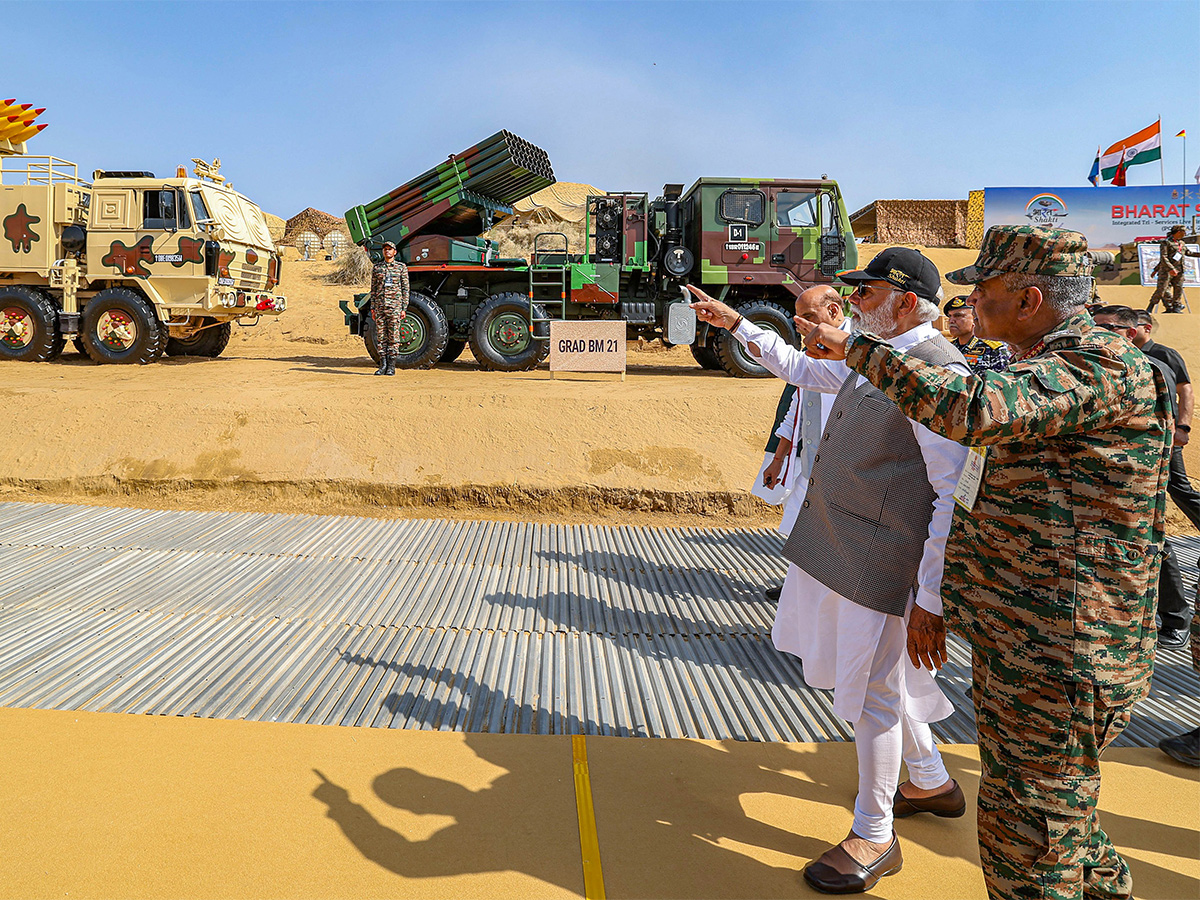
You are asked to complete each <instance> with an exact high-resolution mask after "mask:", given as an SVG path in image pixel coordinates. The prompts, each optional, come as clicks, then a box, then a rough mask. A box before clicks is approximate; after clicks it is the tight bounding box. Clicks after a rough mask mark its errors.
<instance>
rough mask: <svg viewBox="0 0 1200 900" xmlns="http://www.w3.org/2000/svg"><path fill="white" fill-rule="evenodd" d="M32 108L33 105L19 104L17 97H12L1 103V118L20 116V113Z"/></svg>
mask: <svg viewBox="0 0 1200 900" xmlns="http://www.w3.org/2000/svg"><path fill="white" fill-rule="evenodd" d="M32 108H33V104H32V103H18V102H17V98H16V97H10V98H9V99H8V100H5V101H3V102H2V103H0V116H3V117H4V118H8V117H9V116H15V115H19V114H20V113H23V112H25V111H26V110H29V109H32Z"/></svg>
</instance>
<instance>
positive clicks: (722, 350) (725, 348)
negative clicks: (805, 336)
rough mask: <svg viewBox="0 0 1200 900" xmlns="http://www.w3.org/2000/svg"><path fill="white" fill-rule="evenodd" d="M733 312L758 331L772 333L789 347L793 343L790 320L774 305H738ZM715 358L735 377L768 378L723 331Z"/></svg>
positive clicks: (751, 357)
mask: <svg viewBox="0 0 1200 900" xmlns="http://www.w3.org/2000/svg"><path fill="white" fill-rule="evenodd" d="M737 311H738V312H739V313H741V314H742V316H744V317H745V318H746V319H748V320H749V321H751V322H753V323H754V324H755V325H757V326H758V327H759V328H763V329H765V330H767V331H773V332H775V333H776V334H778V335H779V336H780V337H782V338H783V339H784V340H786V341H787V342H788V343H789V344H794V343H795V342H796V326H795V325H793V324H792V317H791V315H790V314H789V313H788V311H787V310H786V309H784V308H783V307H782V306H780V305H779V304H778V303H769V302H767V301H765V300H759V301H756V302H754V303H745V304H742V305H741V306H739V307H737ZM717 358H718V359H719V360H720V363H721V368H722V369H724V370H725V371H726V372H728V373H729V374H730V375H732V376H734V377H735V378H770V377H771V373H770V372H768V371H767V369H766V367H765V366H763V365H762V364H760V363H759V362H758V360H756V359H755V358H754V357H753V356H751V355H750V354H749V353H747V352H746V349H745V348H744V347H743V346H742V345H741V344H740V343H738V340H737V338H735V337H734V336H733V335H732V334H730V333H729V332H728V331H725V330H724V329H722V331H721V333H720V334H719V335H717Z"/></svg>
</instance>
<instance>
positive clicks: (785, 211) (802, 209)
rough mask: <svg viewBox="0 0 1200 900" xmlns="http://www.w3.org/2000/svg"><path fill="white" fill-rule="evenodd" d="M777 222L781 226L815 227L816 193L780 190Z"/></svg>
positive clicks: (776, 207) (777, 199)
mask: <svg viewBox="0 0 1200 900" xmlns="http://www.w3.org/2000/svg"><path fill="white" fill-rule="evenodd" d="M775 224H776V225H778V226H779V227H780V228H815V227H816V225H817V195H816V193H815V192H806V193H795V192H792V191H780V192H779V193H778V194H776V195H775Z"/></svg>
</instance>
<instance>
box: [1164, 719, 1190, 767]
mask: <svg viewBox="0 0 1200 900" xmlns="http://www.w3.org/2000/svg"><path fill="white" fill-rule="evenodd" d="M1158 749H1160V750H1161V751H1162V752H1163V753H1165V754H1167V756H1169V757H1171V758H1172V759H1177V760H1179V761H1180V762H1181V763H1184V764H1185V765H1189V766H1200V728H1193V729H1192V730H1191V731H1189V732H1186V733H1185V734H1177V735H1175V737H1169V738H1163V739H1162V740H1161V741H1159V742H1158Z"/></svg>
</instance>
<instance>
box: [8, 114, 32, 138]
mask: <svg viewBox="0 0 1200 900" xmlns="http://www.w3.org/2000/svg"><path fill="white" fill-rule="evenodd" d="M32 124H33V119H29V120H28V121H22V119H21V117H20V116H8V117H7V118H6V119H5V120H4V122H3V123H0V138H3V139H5V140H7V139H8V136H9V135H10V134H16V133H17V132H18V131H23V130H25V129H26V128H28V127H29V126H30V125H32Z"/></svg>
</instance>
